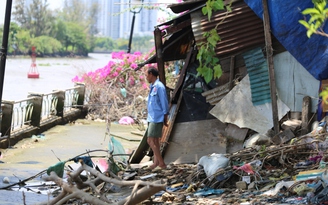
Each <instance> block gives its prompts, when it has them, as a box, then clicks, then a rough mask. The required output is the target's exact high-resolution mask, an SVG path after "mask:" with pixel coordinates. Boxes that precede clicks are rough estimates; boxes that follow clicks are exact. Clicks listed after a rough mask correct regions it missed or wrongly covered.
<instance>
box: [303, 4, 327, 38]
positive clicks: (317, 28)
mask: <svg viewBox="0 0 328 205" xmlns="http://www.w3.org/2000/svg"><path fill="white" fill-rule="evenodd" d="M312 2H313V4H314V7H313V8H307V9H305V10H304V11H302V14H303V15H310V19H309V20H308V21H306V20H299V21H298V22H299V23H300V24H302V25H303V26H304V27H305V28H306V29H307V32H306V35H307V37H308V38H310V37H311V36H312V34H318V35H321V36H325V37H328V34H327V33H325V32H324V30H323V26H324V24H325V21H326V19H327V14H328V8H326V5H327V2H326V0H313V1H312Z"/></svg>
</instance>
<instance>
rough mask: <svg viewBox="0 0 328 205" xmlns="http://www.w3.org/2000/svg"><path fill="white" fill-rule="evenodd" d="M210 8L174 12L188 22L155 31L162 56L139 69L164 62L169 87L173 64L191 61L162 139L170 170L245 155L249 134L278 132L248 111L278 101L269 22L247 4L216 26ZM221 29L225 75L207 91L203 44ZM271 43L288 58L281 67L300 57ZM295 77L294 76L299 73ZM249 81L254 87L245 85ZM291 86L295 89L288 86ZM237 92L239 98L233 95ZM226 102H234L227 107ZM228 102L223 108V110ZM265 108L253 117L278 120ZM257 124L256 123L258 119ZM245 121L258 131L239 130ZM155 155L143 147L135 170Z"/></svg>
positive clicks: (192, 4)
mask: <svg viewBox="0 0 328 205" xmlns="http://www.w3.org/2000/svg"><path fill="white" fill-rule="evenodd" d="M205 2H206V1H204V0H193V1H185V2H183V3H179V4H173V5H170V6H168V8H170V9H171V10H172V11H173V12H175V13H180V15H179V16H178V17H177V18H175V19H173V20H171V21H168V22H165V23H163V24H160V25H158V26H157V27H156V28H155V32H154V38H155V46H156V55H154V56H152V57H151V58H149V59H148V60H147V61H145V62H144V63H143V64H141V65H139V66H140V67H142V66H143V65H145V64H148V63H156V62H157V65H158V69H159V71H160V80H161V81H162V82H163V83H164V84H165V72H164V67H165V65H164V64H165V62H167V61H176V60H181V59H182V60H184V65H183V68H182V69H181V70H180V76H179V80H178V83H177V84H176V87H175V88H174V90H173V91H172V92H171V99H170V102H171V110H170V117H169V126H168V127H165V130H164V133H163V137H162V147H161V148H162V154H163V156H164V160H165V162H166V163H194V162H198V160H199V158H200V157H202V156H204V155H207V154H211V153H226V152H234V151H237V150H238V149H241V148H242V144H243V142H244V140H245V137H246V135H247V134H248V133H249V130H250V129H249V128H252V130H255V131H259V132H260V131H262V130H265V129H267V127H268V128H269V129H270V128H272V127H273V126H272V125H273V124H272V123H273V122H272V120H271V122H269V121H270V120H269V121H268V120H262V119H261V118H257V119H258V120H254V119H253V118H251V114H250V113H247V112H245V111H248V110H249V111H252V109H253V108H252V109H250V108H249V107H247V106H251V107H253V106H254V105H256V104H258V105H261V104H263V103H267V104H268V103H269V102H270V101H271V98H270V85H269V76H268V69H267V67H268V66H267V64H266V56H265V55H266V53H265V47H266V41H265V32H264V24H263V21H262V20H261V19H260V18H259V17H258V16H257V15H256V14H255V13H254V12H253V11H252V10H251V9H250V8H249V7H248V6H247V4H245V3H244V1H235V2H234V3H233V4H232V7H231V8H232V11H231V12H225V11H218V12H215V13H213V17H212V20H211V21H208V17H207V16H204V15H203V14H202V12H201V9H202V7H203V6H204V5H205ZM217 24H219V26H217ZM216 26H217V31H218V34H219V36H220V37H221V41H219V42H218V44H217V47H216V53H217V56H218V57H219V59H220V64H221V67H222V70H223V75H222V76H221V77H220V78H219V79H217V80H215V81H211V82H210V83H208V84H207V83H205V81H204V80H203V79H202V78H201V77H198V76H197V75H196V74H197V71H196V68H197V67H198V62H197V60H196V55H197V44H198V43H199V42H202V41H205V38H204V37H203V33H204V32H207V31H210V30H211V29H213V28H215V27H216ZM163 39H165V40H163ZM271 40H272V49H273V55H274V56H275V55H278V54H279V55H282V57H280V60H279V58H278V60H276V61H277V63H282V62H286V61H290V58H292V57H291V56H288V52H286V49H285V48H284V47H283V46H282V45H281V44H280V43H279V42H278V41H277V40H276V39H275V38H274V36H272V39H271ZM286 56H287V57H286ZM254 58H255V59H256V60H254ZM284 59H286V60H284ZM254 62H256V63H254ZM247 63H248V64H247ZM295 72H296V71H295ZM302 72H303V71H302ZM305 72H306V71H305ZM278 74H279V72H278ZM290 75H294V74H293V72H291V73H290ZM245 77H247V78H245ZM243 79H246V80H247V81H246V80H243ZM242 80H243V81H246V82H243V83H241V82H242ZM245 83H246V84H245ZM247 83H248V84H247ZM237 85H239V87H238V86H237ZM243 85H244V87H245V85H248V86H246V87H247V88H246V90H245V88H243ZM284 85H287V86H288V84H284ZM277 87H278V88H279V87H281V85H277ZM268 89H269V90H268ZM282 89H284V87H282ZM233 90H236V91H235V92H232V91H233ZM296 90H297V89H296ZM238 92H241V94H238ZM248 92H250V93H249V95H248V96H251V97H247V98H251V99H249V101H250V105H248V104H247V103H246V100H245V103H244V100H243V98H241V99H238V98H237V97H238V96H242V95H243V94H244V93H248ZM309 92H312V90H310V91H309ZM268 93H269V94H268ZM278 93H279V91H278ZM229 94H230V95H229ZM229 96H231V97H232V99H231V98H229ZM225 97H227V98H228V99H227V100H222V99H225ZM289 97H290V95H289ZM234 98H235V99H238V102H237V104H238V105H237V104H236V105H235V104H234V103H233V102H232V101H234V100H235V99H234ZM295 100H297V99H296V98H295V97H294V101H293V100H291V102H290V103H291V104H293V103H294V104H295ZM221 102H222V103H223V105H219V103H221ZM256 102H258V103H256ZM240 104H241V105H243V104H244V106H246V107H238V106H239V105H240ZM228 105H229V106H228ZM281 105H282V106H281ZM225 106H226V107H225ZM259 107H260V109H259ZM259 107H257V111H256V112H255V111H254V112H253V111H252V113H257V112H258V113H265V112H269V113H268V116H266V118H269V119H270V118H271V119H272V113H271V111H272V109H273V108H272V107H269V109H268V108H267V107H266V106H265V105H264V106H262V107H261V106H259ZM288 108H290V106H289V105H287V106H286V105H285V104H284V103H281V104H278V111H277V112H279V119H281V118H282V117H283V116H285V115H286V113H287V112H288V111H289V109H288ZM253 110H255V109H253ZM292 111H293V110H292ZM294 111H297V109H294ZM233 112H235V114H233ZM239 114H244V115H246V116H240V115H239ZM257 116H258V115H257ZM257 116H256V115H255V118H256V117H257ZM229 117H230V118H229ZM228 118H229V119H228ZM231 118H234V119H231ZM239 118H246V120H245V121H255V122H253V124H247V123H248V122H242V123H239V122H237V121H239ZM247 118H248V120H247ZM264 118H265V117H264ZM219 119H220V120H219ZM222 119H224V120H222ZM256 121H257V122H256ZM259 121H261V122H263V123H267V121H268V123H269V125H268V126H266V125H265V124H263V125H261V123H258V122H259ZM254 124H256V125H254ZM237 125H238V126H237ZM253 125H254V127H253ZM253 128H254V129H253ZM257 128H258V130H257ZM147 151H148V145H147V143H146V141H145V140H143V141H142V142H141V143H140V146H139V148H138V149H137V150H136V152H135V153H134V155H133V156H132V158H131V163H138V162H140V161H141V159H142V158H143V157H144V156H145V155H146V154H147Z"/></svg>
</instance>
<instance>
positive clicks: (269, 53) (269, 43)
mask: <svg viewBox="0 0 328 205" xmlns="http://www.w3.org/2000/svg"><path fill="white" fill-rule="evenodd" d="M262 3H263V24H264V34H265V50H266V56H267V61H268V66H269V81H270V91H271V103H272V118H273V126H274V132H275V134H278V133H279V118H278V105H277V93H276V81H275V77H274V66H273V49H272V39H271V32H270V30H271V28H270V16H269V10H268V2H267V0H263V1H262Z"/></svg>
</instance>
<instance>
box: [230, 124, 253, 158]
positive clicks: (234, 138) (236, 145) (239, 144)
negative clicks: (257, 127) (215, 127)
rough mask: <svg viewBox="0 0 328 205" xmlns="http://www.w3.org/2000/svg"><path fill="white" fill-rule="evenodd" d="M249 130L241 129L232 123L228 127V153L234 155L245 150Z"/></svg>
mask: <svg viewBox="0 0 328 205" xmlns="http://www.w3.org/2000/svg"><path fill="white" fill-rule="evenodd" d="M248 130H249V129H247V128H240V127H238V126H237V125H234V124H231V123H229V124H228V125H227V127H226V129H225V132H226V135H227V153H233V152H236V151H239V150H241V149H243V145H244V141H245V138H246V135H247V133H248Z"/></svg>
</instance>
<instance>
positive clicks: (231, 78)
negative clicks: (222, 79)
mask: <svg viewBox="0 0 328 205" xmlns="http://www.w3.org/2000/svg"><path fill="white" fill-rule="evenodd" d="M234 76H235V56H231V60H230V78H229V89H230V90H231V89H232V87H233V80H234Z"/></svg>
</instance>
